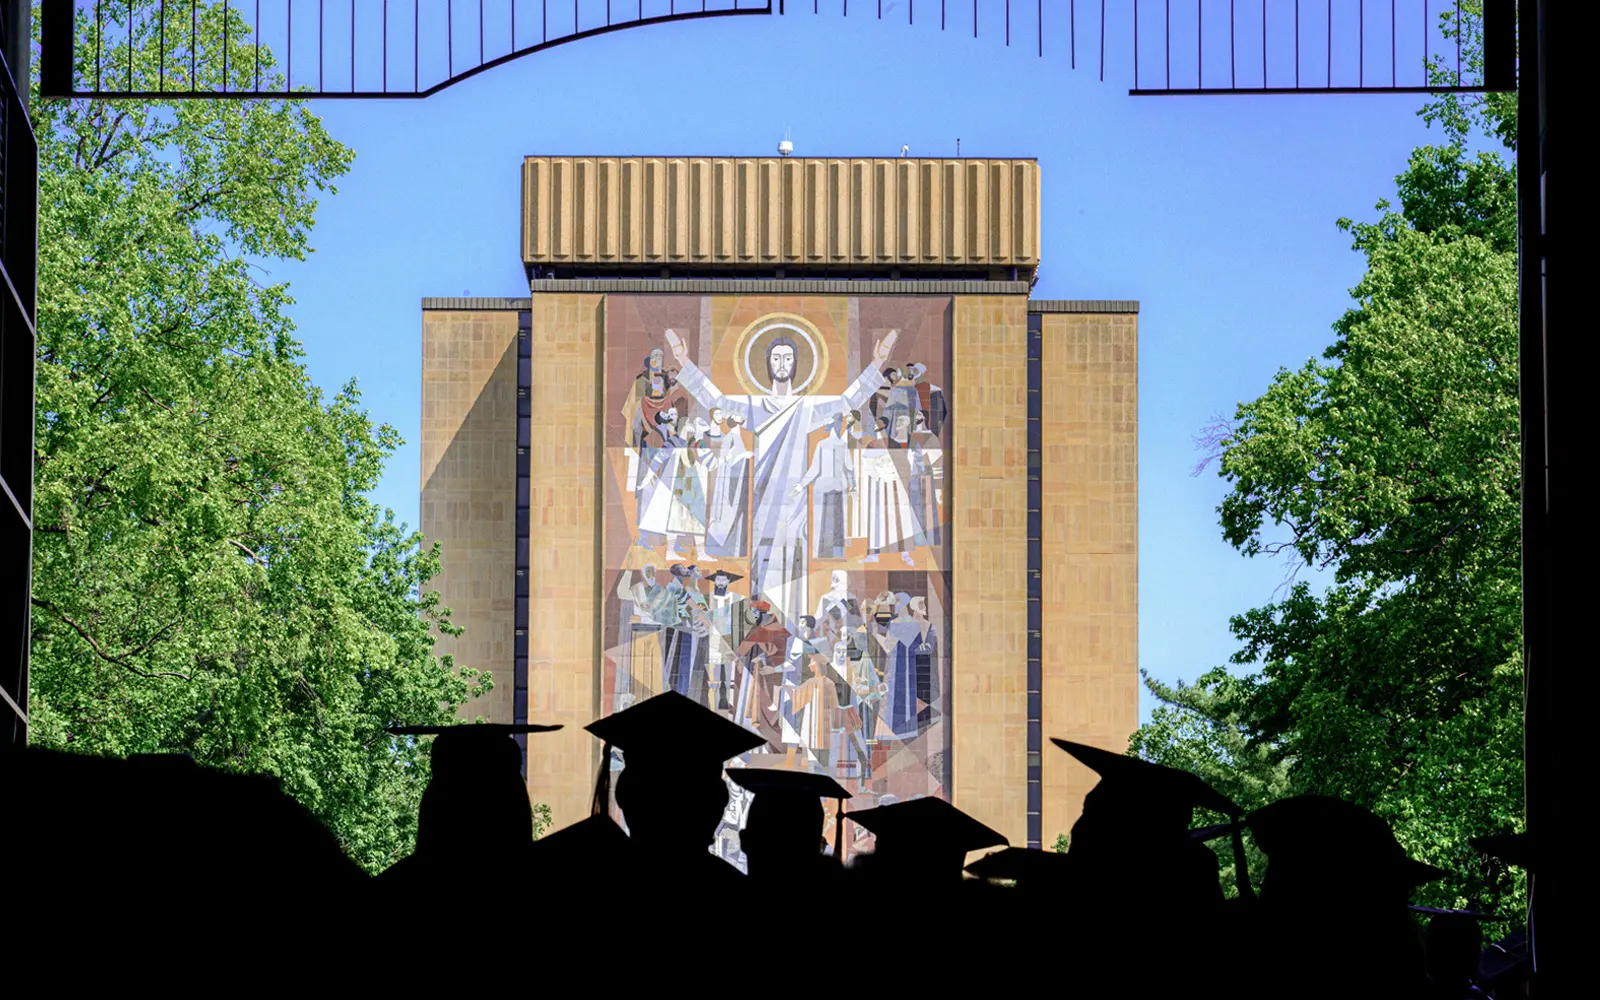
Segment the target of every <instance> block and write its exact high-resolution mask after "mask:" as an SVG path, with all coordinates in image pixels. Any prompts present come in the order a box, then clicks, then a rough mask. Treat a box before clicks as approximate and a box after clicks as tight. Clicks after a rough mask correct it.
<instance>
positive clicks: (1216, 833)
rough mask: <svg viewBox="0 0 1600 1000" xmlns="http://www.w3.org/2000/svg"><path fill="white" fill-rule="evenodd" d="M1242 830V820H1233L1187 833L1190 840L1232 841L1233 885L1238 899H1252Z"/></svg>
mask: <svg viewBox="0 0 1600 1000" xmlns="http://www.w3.org/2000/svg"><path fill="white" fill-rule="evenodd" d="M1244 828H1245V824H1244V821H1243V820H1238V819H1236V820H1234V821H1233V822H1231V823H1218V824H1217V825H1216V826H1205V827H1201V828H1200V829H1198V830H1192V831H1190V833H1189V839H1190V840H1198V841H1202V842H1204V841H1211V840H1216V839H1217V838H1218V837H1228V838H1229V839H1231V840H1232V841H1233V879H1234V885H1236V886H1238V888H1239V898H1240V899H1254V898H1255V895H1256V893H1255V889H1254V887H1252V886H1251V885H1250V864H1249V862H1248V861H1247V860H1246V859H1245V854H1244Z"/></svg>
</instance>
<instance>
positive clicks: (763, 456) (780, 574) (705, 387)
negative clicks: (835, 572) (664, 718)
mask: <svg viewBox="0 0 1600 1000" xmlns="http://www.w3.org/2000/svg"><path fill="white" fill-rule="evenodd" d="M678 384H679V385H680V386H682V387H683V388H684V389H685V390H687V391H688V393H689V394H690V395H691V396H693V397H694V399H695V401H696V402H698V403H699V404H700V405H701V406H703V407H706V408H707V409H710V408H712V407H718V408H720V409H721V410H722V412H723V413H726V414H730V415H737V416H740V417H743V418H744V420H745V427H746V428H747V429H748V430H749V431H750V432H751V434H752V436H753V437H754V439H755V447H754V448H753V449H752V453H753V455H754V473H755V475H754V484H753V488H752V492H753V493H754V499H753V503H752V507H753V517H752V519H751V525H750V537H751V540H752V542H753V546H752V551H751V587H752V593H757V594H760V595H762V596H763V597H765V598H766V599H767V600H768V601H771V602H772V608H773V611H774V612H776V613H777V614H778V615H779V617H780V620H781V621H782V623H783V624H784V625H786V626H788V627H789V628H790V629H791V630H793V629H796V628H798V625H799V620H800V616H801V615H803V614H805V613H806V606H807V604H808V596H807V594H806V570H807V565H808V561H809V558H810V555H811V553H810V551H809V549H808V546H807V544H806V536H807V530H806V528H807V520H808V518H807V516H806V515H807V513H808V512H807V510H806V501H805V497H804V494H802V495H801V496H799V497H795V496H793V495H792V491H793V489H794V486H795V484H796V483H798V482H800V479H801V477H803V476H804V475H805V474H806V466H807V465H808V464H809V462H810V459H811V455H810V448H809V438H810V435H811V433H812V432H813V431H818V430H821V429H822V428H823V427H825V426H827V424H828V421H830V420H832V419H833V418H834V417H837V416H840V415H841V414H844V413H846V412H848V411H850V410H859V409H860V408H861V407H862V406H864V405H865V404H866V401H867V399H868V397H870V396H871V395H872V394H873V393H874V392H876V391H877V390H878V389H879V388H880V387H881V386H883V385H884V379H883V373H882V372H880V371H879V370H878V369H877V367H875V366H868V367H867V368H865V369H863V370H862V372H861V374H860V375H858V376H856V380H855V381H854V382H852V383H850V387H849V388H848V389H846V390H845V392H844V394H843V395H842V396H770V395H741V396H727V395H724V394H723V393H722V391H721V390H720V389H718V388H717V387H716V386H715V385H713V384H712V383H711V379H710V378H709V377H708V376H707V375H706V374H705V373H704V372H702V371H701V370H700V369H699V368H698V367H697V366H696V365H695V364H694V363H693V362H686V363H685V364H684V366H683V370H682V371H681V372H679V374H678Z"/></svg>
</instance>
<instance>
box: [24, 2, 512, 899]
mask: <svg viewBox="0 0 1600 1000" xmlns="http://www.w3.org/2000/svg"><path fill="white" fill-rule="evenodd" d="M155 9H156V8H154V7H152V8H150V10H149V11H145V10H140V11H138V14H139V18H138V19H137V20H136V22H135V24H134V28H133V35H132V46H133V51H132V53H131V57H132V65H133V68H134V74H135V84H136V85H137V86H142V87H148V88H149V89H152V90H153V89H155V81H156V78H157V76H158V75H159V74H162V73H164V74H165V77H166V81H167V84H168V86H174V85H176V86H183V85H184V84H185V83H186V81H187V77H188V74H189V71H190V53H189V52H188V51H187V49H186V44H187V39H188V37H189V31H188V28H189V18H190V16H191V12H190V9H189V8H187V7H185V8H183V9H182V10H181V11H180V10H179V9H178V8H177V7H172V8H171V11H170V16H169V20H171V21H172V23H171V24H170V25H168V26H167V33H166V37H167V42H168V52H167V59H166V65H165V67H162V66H161V65H159V64H158V62H157V55H156V52H157V50H156V46H155V45H154V42H153V39H154V37H155V34H156V33H157V32H158V31H160V30H161V25H160V24H159V22H158V21H157V19H156V15H155V14H154V13H153V11H154V10H155ZM160 9H161V10H166V8H165V7H162V8H160ZM127 10H128V9H127V8H126V7H124V8H123V9H121V10H117V9H115V8H107V9H106V11H105V12H104V13H105V14H106V15H107V21H108V28H107V34H106V37H105V39H104V40H103V45H104V47H103V51H102V52H101V57H102V58H103V59H104V61H105V63H106V64H107V65H120V66H126V65H128V60H129V55H130V54H129V51H128V44H129V42H128V33H127V22H126V17H127V16H128V15H127ZM225 19H226V21H227V22H228V36H229V42H228V45H229V52H230V57H229V60H228V62H229V76H230V82H231V84H232V85H233V86H240V85H243V84H244V83H246V82H247V78H248V77H249V76H250V75H251V73H252V72H253V62H252V60H253V57H254V49H253V48H249V47H246V46H244V45H241V44H240V43H239V41H238V40H239V39H242V38H246V37H248V27H247V25H246V24H245V22H244V20H243V18H242V17H240V15H239V14H238V12H237V8H236V6H235V8H234V9H233V10H232V11H229V10H227V8H226V7H225V6H224V5H222V4H216V5H213V6H207V7H201V8H199V11H198V36H197V37H198V47H197V51H196V52H195V54H194V55H195V62H194V65H195V66H196V69H197V75H198V77H199V78H200V79H199V83H200V85H201V86H209V85H211V84H214V83H216V82H218V80H220V77H221V73H222V61H221V54H222V52H223V51H224V48H223V25H224V21H225ZM180 21H181V22H182V24H181V27H182V30H181V31H180V30H178V27H179V22H180ZM35 23H37V18H36V19H35ZM94 33H95V26H94V24H93V22H92V20H90V19H89V18H88V17H87V16H86V14H85V12H83V11H81V10H80V12H79V15H78V37H79V38H80V39H81V40H83V41H82V42H81V43H80V45H79V47H78V50H77V51H78V60H79V65H78V70H79V72H80V74H89V75H91V76H92V73H93V62H94V53H95V52H96V51H97V50H98V49H100V46H101V40H100V39H96V38H95V37H94ZM174 40H177V45H176V47H174V44H173V43H174ZM261 58H262V69H263V73H264V80H265V82H266V83H267V84H268V85H272V84H274V83H275V84H276V85H278V86H282V80H281V78H280V77H278V76H277V74H276V69H275V63H274V61H273V58H272V54H271V53H270V52H269V51H267V50H265V49H263V50H262V53H261ZM33 117H34V124H35V129H36V132H37V134H38V137H39V166H40V179H39V183H40V192H39V195H40V197H39V206H40V207H39V244H40V258H39V293H38V294H39V299H38V316H39V321H38V326H39V349H38V375H37V383H38V384H37V390H36V391H37V428H36V463H37V464H36V468H37V472H36V487H35V501H34V503H35V521H36V525H37V531H36V535H35V543H34V578H33V595H34V597H33V605H34V609H33V633H32V649H33V667H32V671H33V672H32V684H31V691H30V711H31V717H32V721H33V727H32V734H31V735H32V739H33V740H34V741H35V742H37V743H40V744H43V745H46V746H53V747H58V748H64V749H70V750H75V751H81V752H89V753H98V754H113V755H121V754H126V753H133V752H185V753H189V754H192V755H193V756H194V757H195V758H196V760H198V761H199V762H201V763H204V764H209V765H214V766H219V767H224V768H228V769H236V770H245V771H256V772H266V773H270V774H274V775H277V776H278V777H280V778H281V780H282V782H283V785H284V787H285V790H286V791H288V792H289V793H290V794H292V795H294V796H295V797H296V798H298V799H299V800H300V801H301V802H303V803H304V804H305V805H306V806H307V807H308V808H310V809H311V810H312V811H313V812H315V813H316V814H317V815H318V816H319V817H320V818H321V819H322V820H323V821H324V822H326V823H327V824H328V825H329V826H330V828H331V829H332V830H333V831H334V832H335V833H336V834H337V836H338V837H339V838H340V840H341V841H342V842H343V843H344V845H345V847H346V849H347V850H348V851H349V852H350V854H351V855H352V857H354V858H355V859H357V860H358V861H359V862H360V863H362V864H363V865H365V866H367V867H368V868H369V869H374V870H375V869H379V868H382V867H383V866H385V865H387V864H388V863H390V862H391V861H393V860H394V859H395V858H397V857H399V856H401V855H403V854H404V853H406V852H408V851H409V849H410V845H411V843H412V839H413V837H414V826H415V818H416V808H417V804H418V801H419V799H420V795H421V790H422V788H423V786H424V785H425V783H426V780H427V771H428V769H427V756H426V750H419V748H418V747H417V746H415V745H413V743H412V742H411V741H407V742H405V743H398V744H397V743H396V742H395V741H393V740H391V739H390V738H388V737H386V736H385V735H384V734H383V732H382V730H383V728H384V727H385V726H387V725H391V724H394V723H396V722H405V723H411V724H426V723H437V722H443V721H448V720H449V719H451V718H452V717H453V714H454V710H455V708H456V707H457V706H458V705H460V704H461V703H462V702H464V701H465V700H466V699H467V698H468V697H470V696H471V695H473V694H474V693H475V692H478V691H481V690H482V689H484V687H485V686H486V685H487V683H488V678H487V676H480V675H478V674H477V673H476V672H475V671H473V670H470V669H456V668H455V667H454V666H453V665H452V664H451V663H450V662H449V659H448V658H444V659H440V658H438V657H436V656H435V655H434V654H433V642H434V640H433V630H434V629H437V630H439V631H444V632H450V633H452V634H453V633H455V632H458V631H459V630H457V629H455V628H454V626H452V625H451V624H450V622H449V613H448V611H447V610H446V609H444V608H442V607H440V605H439V598H438V595H437V593H432V592H428V591H427V585H428V582H429V580H430V579H431V578H432V577H434V576H435V575H436V574H437V573H438V572H439V553H438V547H437V545H435V546H433V547H432V548H431V549H429V548H424V547H423V546H422V543H421V538H420V536H418V535H415V534H410V533H408V532H407V531H406V529H405V528H404V527H403V526H401V525H399V524H397V523H396V522H395V521H394V518H393V514H392V512H389V511H380V510H379V509H378V508H377V507H376V506H375V505H374V504H373V503H372V502H371V501H370V500H369V499H368V498H367V495H368V493H369V492H370V491H371V489H372V488H373V487H374V485H375V484H376V483H377V481H378V478H379V476H380V475H381V472H382V469H383V465H384V462H385V460H386V459H387V458H388V457H389V455H390V454H392V452H393V451H394V449H395V447H396V446H397V445H398V444H399V443H400V438H399V436H398V434H397V433H396V432H395V431H394V429H393V428H391V427H388V426H374V424H373V422H372V421H371V420H370V419H369V418H368V417H367V415H366V414H365V413H364V412H363V410H362V409H361V405H360V394H359V392H358V391H357V388H356V385H355V383H354V382H351V383H349V384H347V385H346V386H345V387H344V388H343V390H341V391H340V392H338V393H337V394H335V395H333V396H332V397H327V396H325V395H324V394H323V393H322V392H321V391H320V390H319V389H318V388H317V387H315V386H314V385H313V384H312V382H311V379H310V378H309V376H308V374H307V372H306V369H305V366H304V363H303V355H302V352H301V349H300V346H299V345H298V344H297V343H296V342H295V341H294V339H293V336H292V331H293V324H292V322H291V320H290V318H289V316H288V313H287V309H288V307H289V306H290V305H291V303H292V300H291V299H290V297H289V294H288V289H287V287H286V286H285V285H283V284H281V283H277V284H274V283H271V282H269V281H266V280H264V278H265V275H264V274H263V273H262V272H260V271H258V270H257V268H255V267H253V266H252V265H251V264H250V263H249V262H248V260H247V258H254V259H255V260H260V261H267V262H270V261H272V260H274V259H279V260H282V259H303V258H304V257H305V255H306V254H307V253H308V252H310V249H311V248H310V246H309V243H308V239H309V235H310V230H311V227H312V222H313V217H314V214H315V210H316V206H317V195H318V194H320V193H321V192H324V191H327V192H332V191H333V190H334V189H333V182H334V181H335V180H336V179H337V178H338V177H339V176H340V175H342V174H343V173H345V172H346V170H347V169H348V167H349V164H350V162H351V159H352V153H351V152H350V150H348V149H346V148H345V147H344V146H342V145H340V144H339V143H338V142H337V141H335V140H334V139H333V138H332V137H331V136H329V135H328V133H327V132H326V131H325V130H324V128H323V126H322V124H321V122H320V121H319V120H318V119H317V118H316V117H314V116H313V115H312V114H311V113H310V112H309V111H307V110H306V109H305V107H304V106H303V104H302V103H301V102H297V101H293V100H285V101H266V102H231V101H217V102H213V101H192V102H177V101H174V102H160V101H155V102H142V103H120V104H110V103H103V102H102V103H89V102H83V101H73V102H62V101H48V100H36V101H35V102H34V105H33Z"/></svg>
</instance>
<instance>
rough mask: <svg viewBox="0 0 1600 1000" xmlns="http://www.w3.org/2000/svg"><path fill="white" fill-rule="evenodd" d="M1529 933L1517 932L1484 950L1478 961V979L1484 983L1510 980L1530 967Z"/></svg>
mask: <svg viewBox="0 0 1600 1000" xmlns="http://www.w3.org/2000/svg"><path fill="white" fill-rule="evenodd" d="M1528 960H1529V954H1528V932H1527V930H1526V929H1524V930H1519V931H1516V932H1515V933H1513V934H1510V935H1508V936H1506V937H1503V938H1501V939H1500V940H1499V941H1496V942H1495V943H1494V944H1491V945H1490V946H1489V947H1487V948H1485V949H1484V950H1483V954H1482V956H1481V957H1480V958H1479V959H1478V979H1479V981H1481V982H1484V983H1493V982H1495V981H1496V980H1500V979H1506V978H1510V977H1511V976H1512V975H1514V974H1516V973H1519V972H1523V971H1524V970H1526V969H1527V967H1528Z"/></svg>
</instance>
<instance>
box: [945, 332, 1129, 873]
mask: <svg viewBox="0 0 1600 1000" xmlns="http://www.w3.org/2000/svg"><path fill="white" fill-rule="evenodd" d="M1043 320H1044V323H1043V350H1042V355H1041V369H1042V372H1041V374H1042V375H1043V382H1042V389H1043V393H1042V396H1043V398H1042V400H1041V402H1042V424H1043V426H1042V427H1041V432H1042V438H1043V440H1042V446H1043V453H1042V455H1041V459H1042V470H1041V480H1042V481H1041V487H1042V500H1043V511H1042V519H1043V525H1042V528H1043V534H1042V540H1043V556H1044V559H1043V574H1042V579H1041V588H1042V589H1041V597H1042V599H1043V600H1042V604H1043V607H1042V609H1041V610H1042V612H1043V622H1042V624H1043V631H1044V658H1043V664H1042V666H1043V678H1042V681H1043V684H1042V688H1041V694H1042V701H1043V705H1042V711H1043V723H1044V727H1043V728H1044V735H1045V742H1044V747H1043V761H1042V764H1043V772H1042V785H1043V789H1042V791H1043V803H1042V805H1043V815H1042V825H1043V829H1042V830H1041V834H1042V839H1043V843H1044V846H1045V847H1049V846H1050V844H1051V843H1052V842H1053V841H1054V840H1055V838H1056V836H1057V834H1062V833H1068V832H1070V831H1071V828H1072V824H1073V823H1074V822H1076V821H1077V818H1078V814H1079V812H1080V811H1081V810H1082V808H1083V797H1084V795H1085V794H1087V793H1088V791H1089V789H1090V788H1092V787H1093V786H1094V784H1095V782H1096V781H1097V780H1098V778H1097V777H1096V776H1095V774H1094V773H1093V772H1092V771H1090V770H1089V769H1088V768H1086V767H1084V766H1082V765H1081V764H1078V763H1077V762H1076V761H1074V760H1073V759H1072V758H1070V757H1068V756H1067V755H1066V754H1064V753H1062V752H1061V751H1060V750H1058V749H1056V748H1055V747H1054V746H1053V745H1051V743H1050V742H1049V738H1050V737H1052V736H1054V737H1059V738H1062V739H1069V740H1073V741H1075V742H1079V743H1088V744H1092V745H1094V746H1099V747H1104V748H1106V749H1108V750H1114V751H1117V752H1119V753H1121V752H1124V751H1126V750H1127V747H1128V737H1129V736H1130V735H1131V734H1132V733H1133V730H1134V729H1135V728H1136V727H1137V725H1138V720H1139V695H1138V688H1139V683H1138V666H1139V649H1138V642H1139V433H1138V428H1139V423H1138V421H1139V400H1138V375H1139V359H1138V334H1139V329H1138V316H1137V315H1094V314H1079V313H1047V314H1045V315H1044V317H1043ZM958 607H959V605H958Z"/></svg>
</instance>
